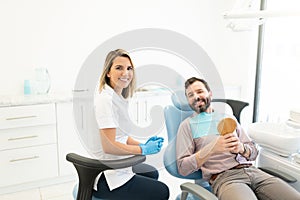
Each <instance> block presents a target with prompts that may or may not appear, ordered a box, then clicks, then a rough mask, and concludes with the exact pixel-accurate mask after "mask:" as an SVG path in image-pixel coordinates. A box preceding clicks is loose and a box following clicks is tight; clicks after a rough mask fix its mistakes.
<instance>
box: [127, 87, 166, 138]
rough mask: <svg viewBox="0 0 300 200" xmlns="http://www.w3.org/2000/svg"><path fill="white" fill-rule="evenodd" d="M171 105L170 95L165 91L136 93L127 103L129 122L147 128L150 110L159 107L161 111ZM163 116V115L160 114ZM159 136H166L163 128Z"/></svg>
mask: <svg viewBox="0 0 300 200" xmlns="http://www.w3.org/2000/svg"><path fill="white" fill-rule="evenodd" d="M167 105H171V93H170V92H167V91H147V92H137V93H136V94H135V95H134V96H133V98H132V99H131V101H130V103H129V115H130V118H131V120H132V121H133V122H134V123H135V124H136V125H138V126H140V127H146V126H149V125H150V124H151V123H152V119H151V109H152V108H153V107H154V106H161V107H162V109H163V108H164V107H165V106H167ZM161 114H162V115H163V113H161ZM160 134H161V136H163V137H165V136H166V130H165V127H162V129H161V133H160Z"/></svg>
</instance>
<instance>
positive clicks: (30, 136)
mask: <svg viewBox="0 0 300 200" xmlns="http://www.w3.org/2000/svg"><path fill="white" fill-rule="evenodd" d="M36 137H38V136H37V135H29V136H24V137H16V138H8V141H15V140H24V139H31V138H36Z"/></svg>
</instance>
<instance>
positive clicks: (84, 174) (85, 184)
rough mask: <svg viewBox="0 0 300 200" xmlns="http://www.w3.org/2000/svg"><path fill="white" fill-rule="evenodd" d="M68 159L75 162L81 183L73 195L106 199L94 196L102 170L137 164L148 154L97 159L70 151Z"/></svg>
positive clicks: (84, 199) (81, 199) (80, 199)
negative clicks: (95, 186)
mask: <svg viewBox="0 0 300 200" xmlns="http://www.w3.org/2000/svg"><path fill="white" fill-rule="evenodd" d="M66 159H67V160H68V161H69V162H71V163H73V165H74V167H75V168H76V170H77V174H78V178H79V184H78V185H77V186H75V187H74V190H73V196H74V199H76V200H104V199H99V198H96V197H94V196H93V186H94V182H95V178H96V177H97V176H98V174H99V173H100V172H104V171H105V170H109V169H121V168H126V167H130V166H134V165H137V164H139V163H142V162H144V161H145V160H146V156H142V155H135V156H132V157H129V158H124V159H119V160H96V159H91V158H87V157H83V156H80V155H77V154H75V153H69V154H67V156H66Z"/></svg>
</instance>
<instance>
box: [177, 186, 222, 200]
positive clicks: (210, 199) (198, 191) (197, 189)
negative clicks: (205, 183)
mask: <svg viewBox="0 0 300 200" xmlns="http://www.w3.org/2000/svg"><path fill="white" fill-rule="evenodd" d="M180 188H181V191H182V194H181V200H186V197H187V195H188V193H191V194H193V195H195V196H197V197H198V198H200V199H203V200H218V198H217V197H216V196H215V195H214V194H213V193H211V192H210V191H208V190H207V189H205V188H203V187H201V186H200V185H197V184H195V183H190V182H187V183H183V184H181V185H180Z"/></svg>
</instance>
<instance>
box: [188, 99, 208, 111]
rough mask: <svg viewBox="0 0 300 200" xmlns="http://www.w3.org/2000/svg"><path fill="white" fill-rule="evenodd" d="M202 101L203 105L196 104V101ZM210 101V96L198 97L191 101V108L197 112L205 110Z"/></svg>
mask: <svg viewBox="0 0 300 200" xmlns="http://www.w3.org/2000/svg"><path fill="white" fill-rule="evenodd" d="M199 101H202V102H204V105H201V106H197V105H196V104H197V102H199ZM210 103H211V98H210V97H206V98H198V99H196V100H195V101H194V102H193V105H192V106H191V107H192V108H193V110H194V111H195V112H197V113H201V112H205V111H206V110H207V109H208V108H209V106H210Z"/></svg>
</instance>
